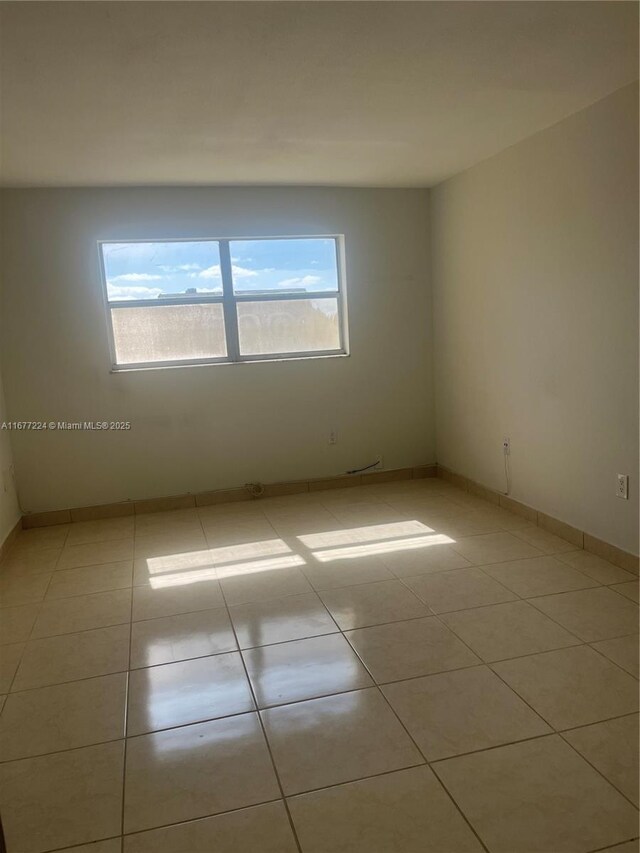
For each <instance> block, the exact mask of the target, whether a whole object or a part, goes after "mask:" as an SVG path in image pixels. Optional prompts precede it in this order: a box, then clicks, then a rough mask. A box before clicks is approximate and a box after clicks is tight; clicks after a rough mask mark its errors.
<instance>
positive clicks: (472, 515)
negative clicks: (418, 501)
mask: <svg viewBox="0 0 640 853" xmlns="http://www.w3.org/2000/svg"><path fill="white" fill-rule="evenodd" d="M422 517H423V518H424V519H425V520H427V521H428V524H429V525H430V526H431V527H433V528H434V529H435V530H436V531H437V532H438V533H442V534H444V535H446V536H449V537H450V538H451V539H454V540H461V539H464V538H465V537H468V536H478V535H481V534H482V535H487V534H489V533H500V532H501V531H502V526H501V524H500V522H499V521H495V520H494V519H486V518H483V517H482V516H479V515H478V513H477V512H476V511H474V510H472V509H470V508H467V507H465V511H463V512H460V513H457V514H456V515H453V514H451V515H449V514H447V516H446V517H433V516H432V515H431V514H425V515H424V516H422Z"/></svg>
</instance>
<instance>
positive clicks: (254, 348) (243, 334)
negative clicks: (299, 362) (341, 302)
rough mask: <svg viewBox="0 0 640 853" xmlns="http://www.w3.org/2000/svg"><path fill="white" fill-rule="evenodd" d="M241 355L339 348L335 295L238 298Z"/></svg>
mask: <svg viewBox="0 0 640 853" xmlns="http://www.w3.org/2000/svg"><path fill="white" fill-rule="evenodd" d="M238 334H239V338H240V353H241V354H242V355H266V354H269V353H273V354H277V353H293V352H314V351H318V350H337V349H340V332H339V326H338V300H337V299H289V300H283V301H280V300H278V301H275V300H274V301H268V302H238Z"/></svg>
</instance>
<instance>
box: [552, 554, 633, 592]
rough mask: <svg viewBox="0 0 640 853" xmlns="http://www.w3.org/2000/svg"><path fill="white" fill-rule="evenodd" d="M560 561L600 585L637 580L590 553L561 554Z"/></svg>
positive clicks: (629, 573)
mask: <svg viewBox="0 0 640 853" xmlns="http://www.w3.org/2000/svg"><path fill="white" fill-rule="evenodd" d="M558 559H559V560H562V562H563V563H566V564H567V565H568V566H573V568H574V569H578V571H579V572H584V574H585V575H588V576H589V577H590V578H593V579H594V580H597V581H598V582H599V583H604V584H609V583H624V582H625V581H632V580H636V577H635V576H634V575H632V574H631V572H626V571H625V570H624V569H620V568H618V566H614V565H613V563H609V562H608V561H607V560H603V559H602V558H601V557H597V556H596V555H595V554H591V553H590V552H589V551H581V550H580V551H569V552H568V553H567V554H560V555H559V556H558Z"/></svg>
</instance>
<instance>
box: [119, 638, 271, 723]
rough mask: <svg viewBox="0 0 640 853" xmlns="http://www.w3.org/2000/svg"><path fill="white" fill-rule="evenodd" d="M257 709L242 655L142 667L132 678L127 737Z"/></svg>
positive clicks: (225, 655)
mask: <svg viewBox="0 0 640 853" xmlns="http://www.w3.org/2000/svg"><path fill="white" fill-rule="evenodd" d="M254 708H255V705H254V703H253V699H252V697H251V690H250V689H249V682H248V681H247V676H246V675H245V671H244V666H243V665H242V659H241V657H240V655H239V653H238V652H230V653H229V654H223V655H213V656H211V657H206V658H195V659H194V660H185V661H180V662H179V663H168V664H164V665H163V666H152V667H149V668H148V669H136V670H134V671H132V672H131V674H130V676H129V700H128V709H129V711H128V721H127V734H128V735H129V736H131V735H139V734H143V733H145V732H151V731H157V730H159V729H168V728H170V727H172V726H183V725H185V724H187V723H197V722H201V721H203V720H211V719H214V718H215V717H226V716H228V715H229V714H242V713H245V712H247V711H252V710H253V709H254Z"/></svg>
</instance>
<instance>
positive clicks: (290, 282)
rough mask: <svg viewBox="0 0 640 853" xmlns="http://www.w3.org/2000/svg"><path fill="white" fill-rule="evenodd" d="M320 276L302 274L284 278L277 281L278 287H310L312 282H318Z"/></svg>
mask: <svg viewBox="0 0 640 853" xmlns="http://www.w3.org/2000/svg"><path fill="white" fill-rule="evenodd" d="M321 281H322V276H319V275H303V276H301V277H300V276H298V277H297V278H285V279H283V280H282V281H279V282H278V287H312V286H313V285H314V284H320V282H321Z"/></svg>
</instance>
